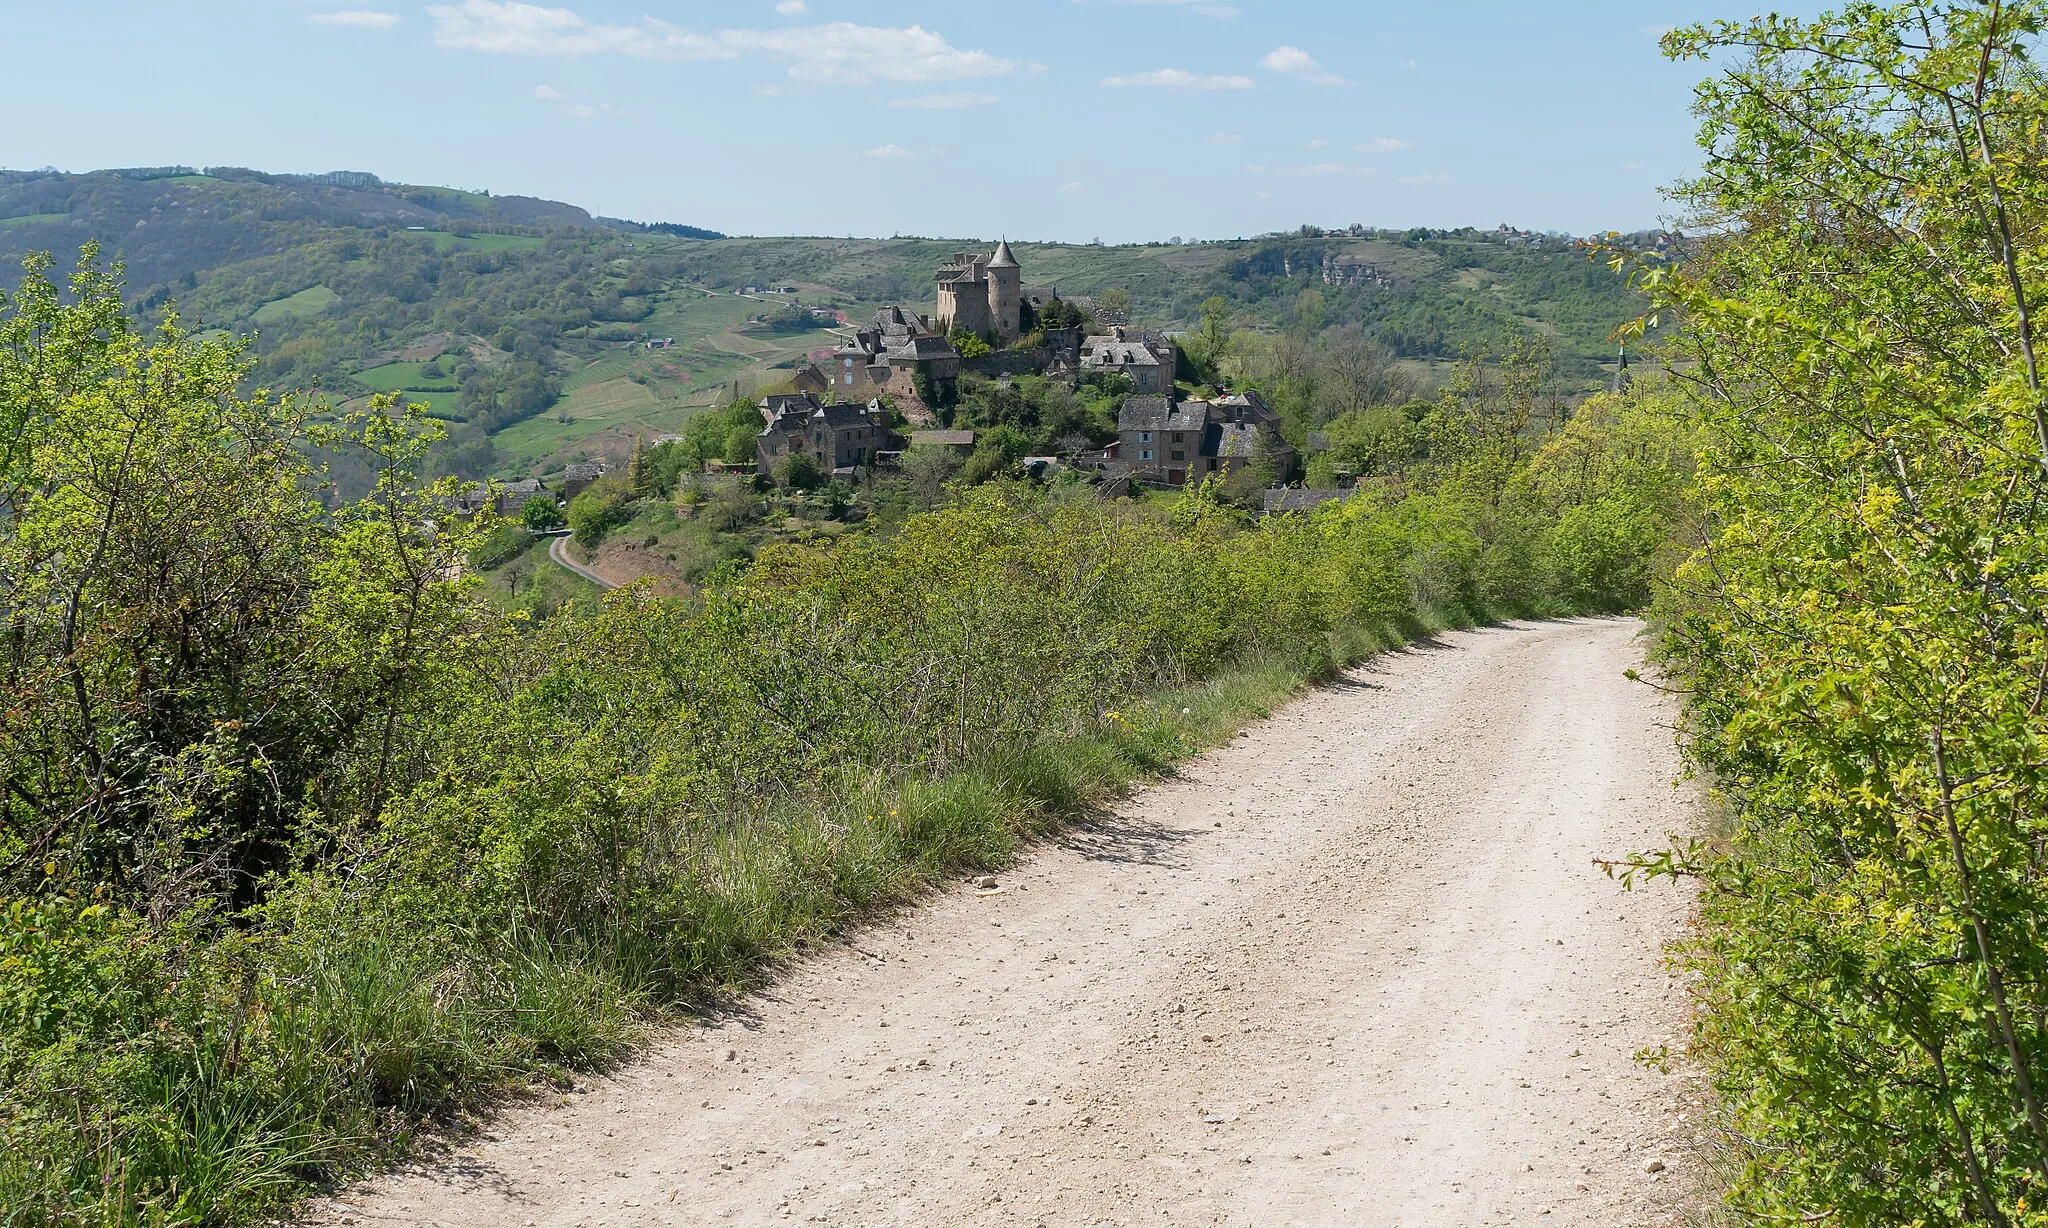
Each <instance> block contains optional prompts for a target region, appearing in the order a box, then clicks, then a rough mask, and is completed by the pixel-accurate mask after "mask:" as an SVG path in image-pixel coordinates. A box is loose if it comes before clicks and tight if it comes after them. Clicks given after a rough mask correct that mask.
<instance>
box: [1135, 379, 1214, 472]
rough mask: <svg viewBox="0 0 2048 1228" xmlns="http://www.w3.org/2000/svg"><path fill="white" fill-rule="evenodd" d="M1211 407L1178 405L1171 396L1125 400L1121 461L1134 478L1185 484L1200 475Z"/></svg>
mask: <svg viewBox="0 0 2048 1228" xmlns="http://www.w3.org/2000/svg"><path fill="white" fill-rule="evenodd" d="M1208 408H1209V403H1208V402H1207V401H1189V402H1186V403H1185V404H1180V405H1176V404H1175V403H1174V400H1173V397H1172V396H1170V395H1168V396H1130V397H1125V398H1124V404H1123V408H1122V409H1121V410H1120V411H1118V413H1117V421H1116V429H1117V444H1118V447H1117V454H1118V458H1119V459H1120V460H1122V461H1123V462H1124V463H1126V464H1128V465H1129V466H1130V467H1131V473H1132V475H1133V476H1134V477H1141V478H1146V479H1149V480H1152V481H1155V482H1162V483H1165V484H1166V485H1169V486H1180V485H1184V484H1185V483H1186V482H1187V480H1188V475H1189V474H1190V473H1199V472H1200V469H1199V467H1200V465H1201V463H1202V460H1203V457H1202V436H1203V434H1204V433H1205V432H1207V430H1208V428H1209V419H1208V417H1207V410H1208ZM1213 471H1214V470H1213V467H1212V469H1211V472H1213Z"/></svg>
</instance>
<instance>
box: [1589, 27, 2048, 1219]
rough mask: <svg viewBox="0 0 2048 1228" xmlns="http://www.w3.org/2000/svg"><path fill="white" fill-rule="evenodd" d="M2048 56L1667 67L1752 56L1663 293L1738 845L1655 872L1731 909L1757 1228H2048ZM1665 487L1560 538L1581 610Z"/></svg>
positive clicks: (1702, 55) (1705, 38)
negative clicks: (1644, 506)
mask: <svg viewBox="0 0 2048 1228" xmlns="http://www.w3.org/2000/svg"><path fill="white" fill-rule="evenodd" d="M2044 28H2048V6H2044V5H2042V4H2040V3H2036V2H2033V0H2021V2H2020V3H2000V2H1997V0H1993V2H1991V3H1984V4H1976V3H1968V4H1931V3H1906V4H1857V5H1853V6H1851V7H1849V8H1847V9H1845V10H1844V11H1843V12H1841V13H1839V14H1836V15H1830V16H1823V17H1820V18H1817V19H1814V20H1804V19H1799V18H1791V17H1783V16H1773V17H1768V18H1760V19H1756V20H1753V21H1743V22H1727V23H1716V24H1713V25H1707V26H1697V27H1690V28H1686V29H1682V30H1679V31H1676V32H1674V33H1672V34H1669V35H1667V36H1666V37H1665V42H1664V45H1665V48H1666V50H1667V51H1668V52H1669V53H1670V54H1672V55H1673V56H1676V57H1681V58H1697V59H1699V60H1701V61H1703V62H1707V63H1712V64H1716V65H1723V66H1725V67H1724V68H1722V69H1721V70H1719V71H1717V72H1716V73H1715V75H1713V76H1712V77H1711V78H1710V79H1709V80H1708V81H1707V83H1706V84H1704V85H1703V86H1701V87H1700V91H1699V101H1698V110H1699V115H1700V119H1701V128H1700V134H1701V144H1702V146H1703V147H1704V149H1705V150H1706V152H1707V155H1708V157H1707V159H1706V165H1705V170H1704V171H1703V172H1702V174H1701V175H1700V177H1699V178H1698V179H1696V180H1694V181H1692V182H1691V183H1689V184H1687V185H1686V186H1685V188H1684V190H1683V195H1682V199H1683V200H1684V201H1685V202H1686V203H1687V204H1688V205H1689V206H1690V208H1691V209H1692V210H1693V212H1694V225H1693V226H1692V227H1689V228H1690V229H1695V230H1696V231H1698V232H1699V233H1703V234H1705V235H1706V236H1708V237H1706V238H1704V239H1702V240H1701V241H1700V242H1699V244H1698V246H1697V248H1696V250H1693V251H1691V252H1689V253H1687V258H1686V259H1685V260H1684V261H1683V262H1682V263H1678V264H1676V265H1665V264H1663V263H1660V262H1654V261H1653V262H1650V263H1649V264H1647V265H1646V266H1644V267H1642V268H1641V269H1640V272H1639V280H1640V282H1641V284H1642V285H1643V286H1644V287H1645V289H1646V290H1647V291H1648V292H1649V293H1650V294H1651V295H1653V296H1654V297H1655V299H1656V301H1657V303H1658V305H1659V311H1658V315H1659V317H1660V318H1667V319H1668V318H1671V317H1674V316H1675V317H1676V318H1677V319H1679V320H1681V321H1682V322H1683V324H1684V329H1683V332H1682V333H1681V334H1680V335H1679V337H1678V339H1677V340H1676V341H1675V343H1674V344H1673V347H1672V348H1673V358H1674V360H1675V361H1674V363H1673V364H1672V365H1673V370H1674V374H1675V376H1676V378H1677V380H1678V382H1679V386H1680V387H1682V388H1683V389H1685V390H1686V391H1687V392H1688V394H1689V407H1690V409H1691V411H1692V412H1693V413H1694V414H1695V415H1696V416H1697V420H1698V422H1699V424H1700V429H1701V431H1702V432H1703V450H1702V453H1701V478H1700V483H1699V490H1700V493H1701V497H1702V499H1703V502H1704V508H1703V511H1704V520H1703V522H1702V524H1701V529H1700V531H1701V534H1702V537H1701V538H1700V539H1699V541H1698V550H1697V552H1696V553H1695V554H1694V555H1693V557H1692V559H1691V561H1690V562H1688V563H1687V564H1686V566H1685V567H1684V568H1683V569H1682V570H1681V571H1680V572H1679V573H1678V581H1677V584H1676V587H1675V588H1674V589H1673V590H1672V591H1671V592H1670V593H1669V594H1668V596H1667V598H1666V599H1665V600H1664V601H1663V603H1662V604H1663V609H1662V610H1661V612H1660V621H1661V622H1662V624H1663V625H1664V626H1665V627H1666V632H1665V635H1664V638H1663V641H1662V651H1663V654H1664V657H1665V659H1666V662H1667V664H1668V667H1669V669H1670V670H1671V672H1672V674H1673V675H1674V685H1675V686H1677V687H1679V688H1680V689H1682V690H1683V691H1684V692H1685V693H1686V694H1687V696H1688V700H1689V704H1688V707H1689V716H1688V722H1687V730H1688V732H1689V733H1690V735H1691V744H1690V745H1691V751H1692V753H1693V755H1694V756H1695V758H1696V760H1697V762H1698V764H1699V765H1700V767H1701V768H1702V770H1703V771H1706V772H1709V773H1711V779H1712V780H1713V781H1714V783H1715V785H1716V789H1717V794H1718V796H1719V798H1720V799H1722V801H1723V802H1724V803H1725V812H1726V814H1727V817H1728V822H1729V825H1730V829H1729V831H1728V832H1727V836H1726V839H1725V841H1716V842H1715V843H1714V844H1713V845H1698V846H1693V847H1689V848H1681V849H1678V850H1674V851H1672V852H1669V853H1664V854H1659V855H1647V854H1646V855H1644V856H1643V857H1641V858H1639V859H1637V860H1636V862H1635V863H1634V865H1633V866H1632V867H1630V869H1631V870H1633V871H1634V872H1651V873H1687V874H1694V875H1698V876H1700V877H1701V878H1702V879H1703V880H1704V885H1705V894H1704V896H1703V898H1702V906H1701V907H1702V912H1701V924H1700V926H1699V927H1698V928H1697V930H1696V931H1695V936H1694V938H1693V940H1692V941H1691V942H1689V943H1688V945H1687V948H1686V950H1685V958H1686V961H1687V964H1688V966H1689V968H1690V970H1691V971H1692V973H1693V974H1694V975H1695V976H1696V977H1697V978H1698V985H1699V995H1700V1005H1701V1008H1702V1010H1701V1014H1700V1017H1699V1023H1698V1026H1697V1029H1696V1032H1695V1037H1694V1046H1693V1048H1694V1052H1695V1054H1696V1055H1697V1056H1698V1057H1699V1058H1700V1059H1701V1060H1703V1061H1704V1063H1705V1066H1706V1068H1707V1069H1708V1070H1709V1071H1710V1072H1711V1073H1712V1075H1713V1078H1714V1082H1715V1087H1716V1089H1717V1091H1718V1093H1719V1115H1718V1118H1717V1119H1718V1120H1719V1121H1720V1122H1721V1123H1722V1125H1723V1127H1724V1129H1725V1132H1726V1136H1727V1141H1728V1144H1729V1154H1730V1156H1731V1159H1732V1160H1733V1162H1734V1167H1733V1168H1732V1170H1731V1171H1732V1175H1733V1178H1734V1188H1733V1191H1732V1193H1731V1194H1730V1201H1731V1203H1732V1205H1733V1208H1734V1210H1735V1211H1736V1213H1737V1214H1739V1215H1740V1216H1741V1217H1742V1219H1743V1222H1751V1223H1782V1224H1790V1223H1829V1224H1842V1225H1881V1224H1882V1225H1890V1224H1915V1225H1924V1226H1929V1228H1933V1226H1946V1225H1963V1224H1990V1225H2001V1226H2003V1225H2021V1224H2039V1223H2042V1222H2044V1221H2043V1215H2044V1213H2048V1105H2044V1103H2043V1101H2044V1096H2048V1089H2044V1086H2043V1085H2044V1083H2048V939H2044V935H2043V930H2042V918H2043V917H2044V916H2048V823H2044V816H2048V712H2044V704H2043V696H2044V694H2048V685H2044V682H2043V680H2044V679H2048V636H2044V628H2048V528H2044V524H2043V521H2042V519H2041V515H2040V513H2041V509H2042V507H2043V505H2044V500H2048V387H2044V375H2043V372H2042V371H2041V369H2040V368H2041V364H2040V362H2039V361H2038V360H2037V353H2036V351H2037V347H2038V340H2037V338H2036V336H2035V331H2036V320H2037V317H2038V314H2039V311H2040V305H2041V304H2042V302H2043V301H2044V299H2048V275H2044V272H2043V270H2044V269H2048V239H2044V236H2043V232H2042V230H2041V222H2042V219H2044V218H2048V178H2044V177H2043V175H2042V174H2041V173H2040V171H2041V165H2042V162H2041V154H2040V136H2041V132H2042V130H2043V125H2044V121H2048V88H2044V82H2043V80H2042V77H2041V75H2040V70H2039V68H2038V66H2037V65H2036V64H2035V62H2034V60H2033V58H2032V53H2033V51H2034V50H2035V49H2036V48H2037V47H2038V45H2039V40H2040V37H2041V34H2042V32H2043V30H2044ZM1615 261H1616V263H1617V265H1625V264H1626V263H1627V257H1626V256H1625V255H1624V254H1617V255H1616V257H1615ZM1647 323H1649V321H1648V320H1646V321H1645V324H1646V325H1647ZM1627 493H1628V492H1626V491H1614V492H1611V493H1610V494H1608V495H1607V496H1604V497H1603V498H1601V499H1598V500H1590V501H1586V502H1584V503H1583V504H1582V505H1581V506H1580V507H1579V508H1578V509H1576V510H1575V511H1573V512H1572V513H1571V514H1570V515H1569V516H1567V517H1566V518H1565V519H1564V521H1563V522H1561V523H1560V526H1559V528H1560V531H1561V532H1563V533H1564V534H1565V535H1566V536H1567V538H1568V539H1569V540H1570V541H1571V542H1572V543H1573V544H1572V547H1571V549H1570V550H1569V551H1567V552H1566V553H1565V554H1563V555H1561V556H1560V557H1559V558H1558V559H1557V560H1556V565H1557V567H1558V568H1559V572H1560V579H1561V580H1562V581H1563V582H1564V583H1566V584H1567V585H1568V586H1576V585H1580V584H1586V585H1613V584H1616V583H1617V582H1619V583H1621V584H1622V585H1623V586H1624V587H1625V588H1630V589H1632V588H1638V587H1640V583H1641V582H1640V578H1639V577H1638V576H1637V575H1636V574H1634V570H1633V569H1634V564H1633V563H1632V562H1629V561H1626V560H1625V559H1624V560H1620V561H1617V560H1616V559H1615V558H1614V557H1613V556H1614V555H1615V554H1617V553H1619V554H1622V555H1626V554H1627V553H1628V552H1629V551H1630V550H1631V549H1633V548H1634V543H1635V541H1636V540H1637V538H1638V537H1639V535H1640V534H1642V533H1643V532H1644V531H1645V530H1646V528H1647V526H1643V525H1640V524H1638V523H1636V522H1635V521H1634V519H1633V516H1634V513H1633V512H1632V511H1631V509H1630V507H1629V505H1628V501H1627Z"/></svg>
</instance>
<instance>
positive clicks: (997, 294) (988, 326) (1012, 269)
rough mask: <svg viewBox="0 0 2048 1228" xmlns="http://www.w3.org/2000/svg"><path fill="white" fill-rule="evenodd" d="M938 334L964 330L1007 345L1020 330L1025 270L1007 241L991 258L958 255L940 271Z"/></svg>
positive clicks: (936, 312) (971, 254)
mask: <svg viewBox="0 0 2048 1228" xmlns="http://www.w3.org/2000/svg"><path fill="white" fill-rule="evenodd" d="M938 281H939V301H938V310H937V311H935V312H934V313H933V318H934V319H935V320H936V321H937V322H938V326H939V331H941V332H951V331H953V330H954V329H956V328H963V329H966V330H967V331H968V332H970V333H973V334H975V335H976V336H981V337H988V338H991V339H993V340H994V341H996V342H997V343H998V344H1001V345H1008V344H1010V343H1011V342H1012V341H1015V340H1016V339H1017V334H1018V333H1020V332H1022V331H1023V327H1022V321H1023V314H1024V270H1023V269H1022V268H1020V267H1018V265H1017V257H1016V256H1015V255H1013V254H1012V253H1011V251H1010V244H1009V242H1008V241H1007V240H1006V241H1004V242H1003V243H1002V244H1000V245H999V246H998V247H997V248H996V253H995V255H993V256H990V255H988V254H987V253H985V252H961V253H960V254H958V255H956V256H954V257H953V258H952V259H951V260H949V261H947V262H946V264H945V265H944V266H943V267H941V268H940V269H939V277H938Z"/></svg>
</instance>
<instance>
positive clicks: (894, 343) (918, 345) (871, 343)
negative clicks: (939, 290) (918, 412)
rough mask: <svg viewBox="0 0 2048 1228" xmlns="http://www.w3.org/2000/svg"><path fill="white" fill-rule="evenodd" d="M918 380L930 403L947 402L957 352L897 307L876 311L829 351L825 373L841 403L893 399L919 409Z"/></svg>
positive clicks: (921, 397)
mask: <svg viewBox="0 0 2048 1228" xmlns="http://www.w3.org/2000/svg"><path fill="white" fill-rule="evenodd" d="M920 376H922V380H923V383H924V385H925V394H928V395H929V396H930V398H931V399H932V400H933V401H935V402H940V403H944V402H947V401H950V400H952V398H953V395H954V392H955V390H956V389H957V387H958V386H959V382H960V352H959V351H958V350H955V349H954V348H953V345H952V343H951V342H949V341H947V340H946V339H945V338H944V337H943V336H941V335H939V334H938V333H937V332H935V331H933V329H932V326H931V324H930V322H928V321H927V320H926V319H925V318H924V317H922V316H919V315H917V314H915V313H913V312H908V311H905V310H903V308H901V307H884V308H882V309H881V310H880V311H877V312H876V313H875V315H874V319H873V320H871V321H870V322H869V324H868V327H866V328H864V329H861V330H860V331H859V332H856V333H855V334H854V335H853V340H851V341H849V342H847V343H846V344H845V345H843V346H841V347H839V348H838V349H837V350H835V351H833V354H832V359H831V367H830V371H829V379H830V381H831V388H832V393H833V395H835V396H837V397H839V398H841V399H844V400H858V399H863V398H867V397H877V396H892V397H895V398H896V399H897V400H899V401H904V400H908V401H911V402H914V403H917V404H920V405H922V404H924V395H923V394H920V392H919V390H918V387H917V385H918V382H919V378H920Z"/></svg>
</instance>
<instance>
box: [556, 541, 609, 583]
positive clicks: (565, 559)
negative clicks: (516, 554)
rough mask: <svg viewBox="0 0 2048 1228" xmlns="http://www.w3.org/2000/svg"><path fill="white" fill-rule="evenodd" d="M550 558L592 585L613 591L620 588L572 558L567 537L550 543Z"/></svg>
mask: <svg viewBox="0 0 2048 1228" xmlns="http://www.w3.org/2000/svg"><path fill="white" fill-rule="evenodd" d="M548 557H549V558H551V559H553V560H554V561H555V562H557V563H559V564H561V565H562V566H564V567H566V568H568V569H569V570H570V571H573V572H575V573H576V574H577V575H579V576H582V577H583V578H584V579H586V580H588V581H590V582H591V583H592V584H595V585H597V586H598V587H599V588H606V589H611V588H617V587H618V585H616V584H613V583H612V582H611V581H610V580H607V579H605V578H604V577H603V576H600V575H598V574H597V573H596V572H594V571H592V570H591V569H590V568H588V567H585V566H584V565H583V564H581V563H579V562H577V561H576V560H575V559H572V558H570V557H569V539H568V538H566V537H557V538H555V539H553V540H552V541H550V542H548Z"/></svg>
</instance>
